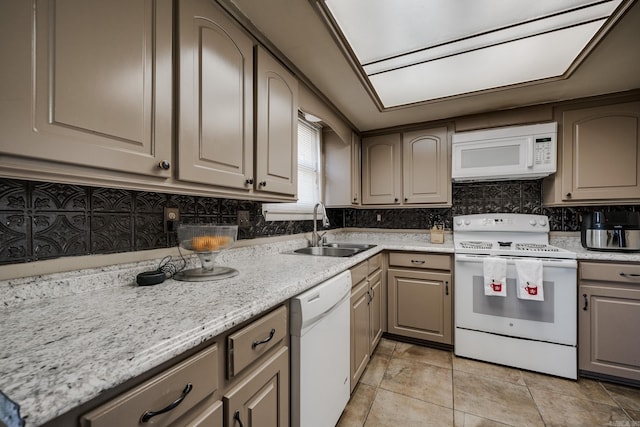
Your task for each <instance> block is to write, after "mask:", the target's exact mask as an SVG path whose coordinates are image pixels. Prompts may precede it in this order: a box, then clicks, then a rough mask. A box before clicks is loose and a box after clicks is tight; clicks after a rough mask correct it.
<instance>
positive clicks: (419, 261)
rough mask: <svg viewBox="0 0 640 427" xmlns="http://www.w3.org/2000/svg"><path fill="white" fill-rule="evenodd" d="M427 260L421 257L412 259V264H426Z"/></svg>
mask: <svg viewBox="0 0 640 427" xmlns="http://www.w3.org/2000/svg"><path fill="white" fill-rule="evenodd" d="M424 263H425V261H424V260H421V259H412V260H411V264H424Z"/></svg>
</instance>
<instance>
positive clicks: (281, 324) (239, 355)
mask: <svg viewBox="0 0 640 427" xmlns="http://www.w3.org/2000/svg"><path fill="white" fill-rule="evenodd" d="M287 333H288V327H287V308H286V307H285V306H282V307H280V308H278V309H277V310H275V311H272V312H271V313H269V314H267V315H266V316H263V317H261V318H260V319H258V320H256V321H255V322H253V323H251V324H249V325H248V326H245V327H244V328H242V329H240V330H239V331H238V332H236V333H234V334H231V335H229V337H228V338H227V344H228V346H227V347H228V351H229V354H228V364H229V365H228V368H229V378H231V377H233V376H235V375H237V374H238V373H240V371H242V370H243V369H244V368H246V367H247V366H248V365H250V364H251V363H252V362H253V361H254V360H256V359H257V358H259V357H260V356H262V355H263V354H265V353H266V352H267V351H268V350H269V349H271V348H273V347H275V346H277V345H278V344H279V343H280V342H281V341H282V339H283V338H284V337H285V336H286V335H287Z"/></svg>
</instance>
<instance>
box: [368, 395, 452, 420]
mask: <svg viewBox="0 0 640 427" xmlns="http://www.w3.org/2000/svg"><path fill="white" fill-rule="evenodd" d="M452 425H453V410H452V409H449V408H444V407H442V406H438V405H434V404H432V403H428V402H425V401H422V400H419V399H413V398H410V397H407V396H403V395H401V394H397V393H392V392H390V391H387V390H383V389H379V390H378V393H377V394H376V398H375V400H374V401H373V406H372V407H371V412H369V416H368V417H367V421H366V423H365V427H391V426H393V427H395V426H402V427H425V426H443V427H444V426H452Z"/></svg>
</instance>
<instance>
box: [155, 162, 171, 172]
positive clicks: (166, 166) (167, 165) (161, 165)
mask: <svg viewBox="0 0 640 427" xmlns="http://www.w3.org/2000/svg"><path fill="white" fill-rule="evenodd" d="M158 167H159V168H160V169H164V170H168V169H169V168H170V167H171V163H169V161H168V160H162V161H161V162H160V163H158Z"/></svg>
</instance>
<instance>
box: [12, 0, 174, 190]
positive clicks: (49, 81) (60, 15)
mask: <svg viewBox="0 0 640 427" xmlns="http://www.w3.org/2000/svg"><path fill="white" fill-rule="evenodd" d="M0 15H2V16H3V17H4V18H6V19H2V28H3V34H4V36H3V38H4V40H3V42H2V43H1V44H0V54H1V55H2V58H3V65H2V69H1V71H0V81H1V83H0V85H1V87H0V128H2V137H1V138H2V144H1V145H0V147H1V148H0V154H1V156H0V158H1V159H2V167H3V169H5V170H11V169H13V168H15V169H16V170H18V171H19V170H21V169H22V165H16V164H15V163H14V162H15V160H16V159H18V160H19V159H25V158H27V159H44V160H46V161H48V162H54V163H58V164H60V163H62V164H73V165H79V166H82V167H85V166H89V167H92V168H99V169H101V170H105V169H106V170H115V171H125V172H130V173H132V174H141V175H146V176H152V177H161V178H164V177H169V176H171V173H172V171H171V169H172V167H173V165H172V162H171V142H172V128H171V107H172V62H171V61H172V58H171V56H172V50H171V49H172V48H171V45H172V19H173V15H172V2H171V1H170V0H157V1H146V2H131V1H127V0H115V1H109V2H87V1H84V0H67V1H64V2H51V1H43V0H42V1H41V0H38V1H35V2H24V1H20V0H15V1H3V2H2V5H1V6H0ZM31 167H32V168H33V169H34V170H35V171H39V170H41V169H43V168H42V167H41V166H31ZM58 167H60V166H58ZM18 175H19V174H18ZM79 176H80V178H79V179H81V177H82V175H81V174H80V175H79Z"/></svg>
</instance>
